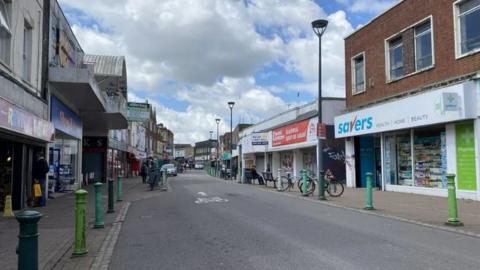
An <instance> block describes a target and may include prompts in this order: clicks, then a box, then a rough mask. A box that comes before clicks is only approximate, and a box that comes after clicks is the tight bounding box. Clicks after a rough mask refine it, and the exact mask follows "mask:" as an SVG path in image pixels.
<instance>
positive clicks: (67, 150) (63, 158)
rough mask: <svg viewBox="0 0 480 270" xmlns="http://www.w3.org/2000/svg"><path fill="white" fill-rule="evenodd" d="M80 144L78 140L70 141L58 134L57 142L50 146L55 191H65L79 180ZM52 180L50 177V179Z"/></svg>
mask: <svg viewBox="0 0 480 270" xmlns="http://www.w3.org/2000/svg"><path fill="white" fill-rule="evenodd" d="M78 144H79V141H78V140H76V139H68V138H65V137H63V135H61V134H58V133H57V134H56V138H55V142H54V143H52V144H50V146H49V148H50V150H49V152H50V153H52V154H49V159H50V165H51V166H52V168H51V170H52V171H51V173H52V172H53V175H50V176H53V179H55V190H57V191H59V190H65V189H66V188H67V187H68V186H69V185H73V184H75V182H78V181H79V180H80V179H77V169H78V168H77V163H78ZM49 178H50V177H49Z"/></svg>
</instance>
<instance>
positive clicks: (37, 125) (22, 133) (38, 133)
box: [0, 98, 54, 211]
mask: <svg viewBox="0 0 480 270" xmlns="http://www.w3.org/2000/svg"><path fill="white" fill-rule="evenodd" d="M53 136H54V128H53V125H52V123H50V122H49V121H47V120H44V119H42V118H39V117H37V116H36V115H34V114H32V113H30V112H27V111H25V110H23V109H21V108H20V107H17V106H16V105H13V104H11V103H10V102H7V101H6V100H4V99H1V98H0V211H3V210H4V207H5V199H6V196H11V200H12V208H13V210H20V209H22V208H24V207H25V206H27V205H28V206H33V202H34V197H33V190H32V188H33V179H32V166H33V163H34V161H35V157H36V154H37V153H42V154H43V155H45V150H46V146H47V143H48V142H50V141H52V140H53ZM45 191H46V190H45ZM45 191H44V192H45Z"/></svg>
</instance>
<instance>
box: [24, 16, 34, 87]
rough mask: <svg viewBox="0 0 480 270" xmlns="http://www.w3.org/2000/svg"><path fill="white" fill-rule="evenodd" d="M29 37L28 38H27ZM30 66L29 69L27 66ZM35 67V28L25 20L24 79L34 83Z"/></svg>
mask: <svg viewBox="0 0 480 270" xmlns="http://www.w3.org/2000/svg"><path fill="white" fill-rule="evenodd" d="M27 35H28V36H27ZM26 65H28V67H27V66H26ZM32 65H33V26H32V25H31V24H30V23H29V22H28V20H27V19H24V25H23V48H22V79H23V80H24V81H26V82H28V83H32V70H33V69H32Z"/></svg>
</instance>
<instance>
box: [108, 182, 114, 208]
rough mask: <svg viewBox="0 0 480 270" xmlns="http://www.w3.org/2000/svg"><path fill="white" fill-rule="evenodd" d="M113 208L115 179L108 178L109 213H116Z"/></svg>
mask: <svg viewBox="0 0 480 270" xmlns="http://www.w3.org/2000/svg"><path fill="white" fill-rule="evenodd" d="M114 212H115V210H114V209H113V179H108V210H107V213H114Z"/></svg>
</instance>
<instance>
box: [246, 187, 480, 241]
mask: <svg viewBox="0 0 480 270" xmlns="http://www.w3.org/2000/svg"><path fill="white" fill-rule="evenodd" d="M252 186H254V187H256V188H260V189H262V190H267V191H272V192H277V191H276V189H274V188H273V187H272V184H271V183H270V184H269V186H263V185H252ZM285 194H288V195H291V196H298V197H301V193H300V191H299V190H298V189H297V187H296V185H295V189H294V190H291V191H288V192H285ZM325 196H326V197H327V201H318V190H316V191H315V194H313V195H312V196H309V197H302V198H305V199H307V200H313V201H317V202H321V203H324V204H328V205H332V206H338V207H344V208H349V209H355V210H363V208H364V207H365V189H364V188H345V192H344V193H343V195H342V196H340V197H336V198H335V197H330V196H328V194H327V193H326V192H325ZM373 205H374V207H375V210H374V211H371V212H372V214H375V215H381V216H384V217H390V218H395V219H399V220H404V221H408V222H413V223H419V224H423V225H427V226H433V227H436V228H439V229H444V230H451V231H456V232H459V233H464V234H469V235H473V236H477V237H479V238H480V202H479V201H474V200H465V199H458V200H457V208H458V216H459V219H460V220H461V221H462V222H463V223H464V226H462V227H451V226H447V225H445V222H446V221H447V219H448V201H447V198H444V197H435V196H425V195H418V194H411V193H401V192H390V191H380V190H378V189H374V190H373Z"/></svg>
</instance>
